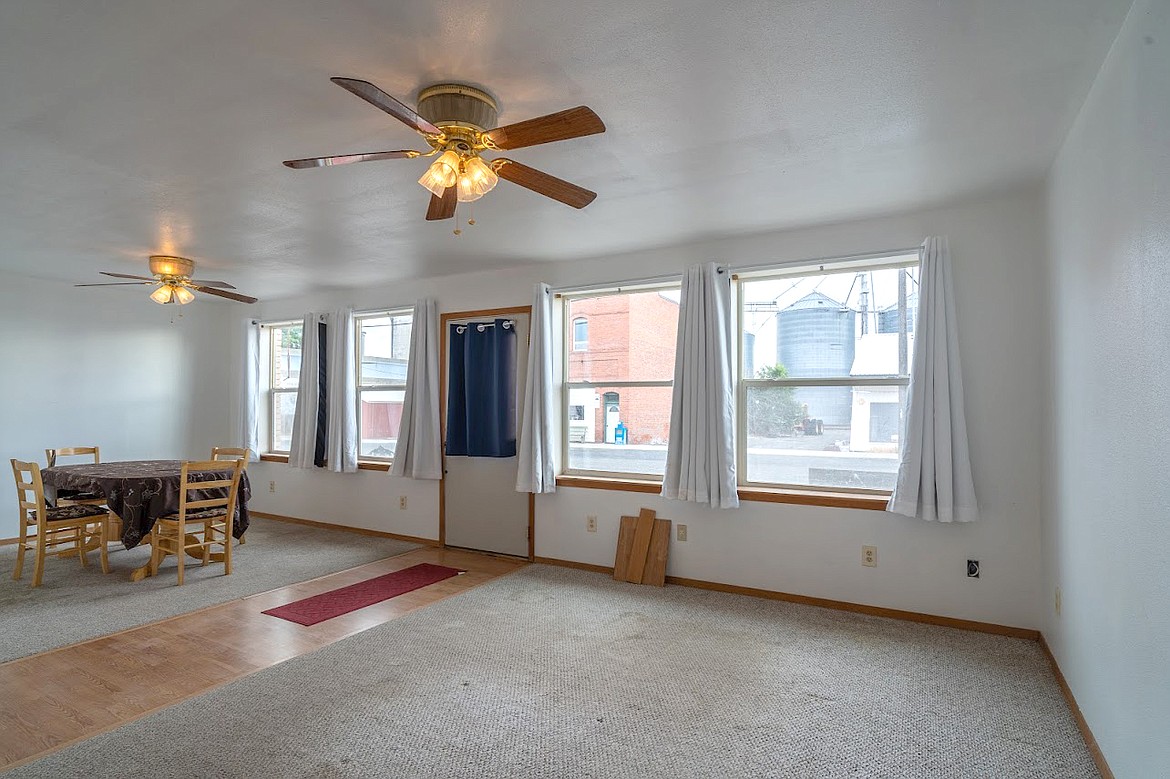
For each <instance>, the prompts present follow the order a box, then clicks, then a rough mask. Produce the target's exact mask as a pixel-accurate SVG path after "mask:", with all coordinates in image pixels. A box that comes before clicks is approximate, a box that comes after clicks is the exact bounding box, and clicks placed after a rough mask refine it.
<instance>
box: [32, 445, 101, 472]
mask: <svg viewBox="0 0 1170 779" xmlns="http://www.w3.org/2000/svg"><path fill="white" fill-rule="evenodd" d="M83 456H91V457H93V461H94V463H95V464H96V463H100V462H101V461H102V454H101V451H100V450H99V448H98V447H96V446H62V447H60V448H58V449H46V450H45V461H46V462H48V463H49V467H50V468H52V467H53V466H54V465H56V464H57V458H58V457H83Z"/></svg>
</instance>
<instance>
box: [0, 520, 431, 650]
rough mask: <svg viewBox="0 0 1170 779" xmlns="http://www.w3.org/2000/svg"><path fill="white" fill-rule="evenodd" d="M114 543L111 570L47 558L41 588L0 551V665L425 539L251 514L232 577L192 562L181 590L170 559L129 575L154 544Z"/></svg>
mask: <svg viewBox="0 0 1170 779" xmlns="http://www.w3.org/2000/svg"><path fill="white" fill-rule="evenodd" d="M116 546H117V549H118V551H116V552H115V551H111V552H110V568H111V571H110V573H109V574H103V573H102V571H101V567H100V566H99V565H98V555H97V553H96V552H91V553H90V555H89V559H90V567H89V568H88V569H83V568H82V567H81V563H80V562H79V561H78V560H77V558H50V559H48V560H46V561H45V578H44V584H42V585H41V586H40V587H38V588H36V589H33V588H32V586H31V584H32V560H31V558H30V557H29V556H27V555H26V557H25V562H24V577H23V578H22V579H21V580H20V581H14V580H13V579H12V571H13V568H14V567H15V563H16V546H15V545H9V546H4V547H0V662H3V661H7V660H12V659H15V658H17V657H24V656H25V655H31V654H35V653H37V652H43V651H45V650H46V649H54V648H56V647H59V646H65V645H66V644H73V643H76V642H78V641H84V640H86V639H89V638H95V637H97V636H104V635H107V634H109V633H115V632H117V631H119V630H125V629H126V628H131V627H135V626H137V625H143V624H145V623H147V622H154V621H156V620H160V619H165V618H166V617H173V616H174V615H176V614H185V613H187V612H189V611H195V610H196V609H201V608H203V607H205V606H211V605H214V604H216V603H224V602H226V601H229V600H235V599H236V598H243V597H245V596H247V595H255V594H256V593H258V592H264V591H265V590H271V589H275V588H277V587H284V586H286V585H289V584H295V583H296V582H302V581H305V580H306V579H313V578H316V577H318V576H324V575H325V574H328V573H334V572H336V571H343V570H345V569H346V568H353V567H354V566H358V565H363V564H365V563H369V562H373V561H374V560H381V559H382V558H384V557H391V556H393V555H396V554H401V553H402V552H405V551H408V550H410V549H415V548H416V547H417V546H418V545H417V544H410V543H406V542H404V541H395V540H393V539H388V538H376V537H372V536H363V535H358V534H356V533H348V532H345V531H341V530H324V529H320V528H315V527H308V526H305V525H293V524H289V523H286V522H275V521H273V520H269V519H258V518H253V520H252V524H251V526H250V527H249V529H248V543H246V544H244V545H243V546H236V547H234V549H233V551H232V563H233V565H232V575H231V576H224V575H223V566H222V565H215V564H212V565H208V566H207V567H206V568H201V567H200V566H199V564H198V563H196V564H195V565H188V566H187V567H186V584H184V585H183V586H182V587H177V586H175V582H176V581H177V579H176V577H175V570H174V567H175V558H173V557H170V558H167V560H166V561H165V563H164V565H163V567H162V569H161V570H160V571H159V576H158V578H157V579H146V580H144V581H140V582H132V581H130V579H129V576H130V572H131V571H132V570H134V569H135V568H137V567H139V566H140V565H143V564H144V563H146V562H148V561H149V560H150V547H148V546H137V547H135V548H134V549H123V548H122V547H121V544H118V545H116ZM114 548H115V545H111V547H110V549H111V550H113V549H114Z"/></svg>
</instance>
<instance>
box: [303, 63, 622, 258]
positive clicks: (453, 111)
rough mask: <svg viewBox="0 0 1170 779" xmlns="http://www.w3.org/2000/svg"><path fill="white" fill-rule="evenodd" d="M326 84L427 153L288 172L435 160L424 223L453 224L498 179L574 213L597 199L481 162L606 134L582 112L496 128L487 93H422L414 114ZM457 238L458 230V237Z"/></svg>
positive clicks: (541, 176)
mask: <svg viewBox="0 0 1170 779" xmlns="http://www.w3.org/2000/svg"><path fill="white" fill-rule="evenodd" d="M331 80H332V81H333V83H335V84H337V85H338V86H340V87H342V88H343V89H345V90H347V91H349V92H351V93H353V94H354V95H357V96H358V97H360V98H361V99H363V100H365V101H366V102H368V103H370V104H371V105H373V106H374V107H376V108H379V109H381V110H382V111H385V112H386V113H388V114H390V115H391V116H393V117H394V118H395V119H397V120H399V121H400V122H402V123H403V124H406V125H408V126H410V127H411V128H412V129H414V130H415V131H416V132H417V133H419V135H421V136H422V137H423V139H424V140H425V141H426V142H427V145H428V146H430V147H431V149H430V151H427V152H421V151H415V150H412V149H403V150H399V151H386V152H371V153H366V154H346V155H335V156H331V157H310V158H307V159H299V160H286V161H285V162H284V164H285V165H286V166H287V167H290V168H294V169H305V168H322V167H330V166H333V165H347V164H350V163H354V162H372V161H375V160H385V159H413V158H414V157H432V156H434V155H439V156H438V158H437V159H436V160H435V161H434V162H432V163H431V165H430V167H428V168H427V170H426V171H425V172H424V173H423V175H422V177H421V178H419V180H418V183H419V184H420V185H421V186H422V187H423V188H424V189H426V190H427V191H428V192H430V193H431V201H430V203H429V204H428V206H427V216H426V218H427V220H428V221H434V220H440V219H450V218H451V217H453V216H454V215H455V207H456V205H457V204H458V203H470V202H473V201H475V200H479V199H480V198H481V197H483V196H484V195H486V194H487V193H488V192H490V191H491V190H492V189H493V188H494V187H495V186H496V184H497V183H499V180H500V179H501V178H503V179H507V180H508V181H511V182H512V183H513V184H518V185H520V186H522V187H524V188H526V189H530V190H532V191H533V192H536V193H537V194H541V195H544V196H546V197H550V198H553V199H554V200H558V201H560V202H561V203H564V204H565V205H568V206H572V207H573V208H584V207H585V206H587V205H589V204H590V203H592V202H593V200H594V198H596V197H597V194H596V193H595V192H590V191H589V190H587V189H584V188H582V187H578V186H577V185H575V184H570V183H569V182H567V181H563V180H562V179H559V178H556V177H555V176H550V175H548V174H547V173H543V172H541V171H539V170H536V169H535V168H530V167H528V166H526V165H522V164H520V163H518V162H514V161H513V160H509V159H506V158H503V157H500V158H497V159H494V160H491V161H490V162H488V161H486V160H484V159H483V157H482V156H481V155H482V154H483V153H484V152H496V151H507V150H510V149H520V148H524V147H527V146H537V145H539V144H543V143H553V142H554V141H565V140H569V139H571V138H580V137H583V136H586V135H593V134H595V133H603V132H605V124H604V123H602V121H601V119H600V118H599V117H598V116H597V114H595V113H594V112H593V111H592V109H590V108H588V107H586V106H578V107H577V108H570V109H568V110H565V111H558V112H557V113H555V114H548V115H546V116H540V117H537V118H535V119H528V120H526V121H523V122H517V123H516V124H511V125H505V126H503V127H496V126H495V124H496V118H497V116H498V112H499V107H498V106H497V104H496V101H495V99H494V98H493V97H492V96H491V95H489V94H488V93H487V92H485V91H484V90H482V89H479V88H477V87H473V86H469V85H467V84H453V83H443V84H435V85H433V86H430V87H427V88H426V89H424V90H422V91H421V92H420V93H419V95H418V110H417V111H416V110H413V109H411V108H410V107H409V106H407V105H406V104H404V103H402V102H401V101H399V100H397V99H395V98H393V97H391V96H390V95H388V94H386V93H385V92H383V91H382V90H381V89H379V88H378V87H376V86H374V85H373V84H371V83H370V82H368V81H362V80H360V79H353V78H344V77H341V76H335V77H334V78H332V79H331ZM487 128H493V129H487ZM470 223H471V222H470V221H469V224H470ZM459 232H460V231H459V230H456V231H455V233H456V235H458V234H459Z"/></svg>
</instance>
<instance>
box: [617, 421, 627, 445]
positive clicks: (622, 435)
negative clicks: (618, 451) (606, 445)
mask: <svg viewBox="0 0 1170 779" xmlns="http://www.w3.org/2000/svg"><path fill="white" fill-rule="evenodd" d="M628 432H629V428H627V427H626V423H625V422H618V423H617V427H615V428H614V429H613V442H614V443H615V444H624V443H625V442H626V434H627V433H628Z"/></svg>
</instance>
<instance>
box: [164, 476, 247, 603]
mask: <svg viewBox="0 0 1170 779" xmlns="http://www.w3.org/2000/svg"><path fill="white" fill-rule="evenodd" d="M244 462H245V461H244V460H235V461H233V462H232V463H231V464H228V463H226V462H222V461H217V460H208V461H205V462H187V463H183V470H182V474H181V476H180V481H179V511H178V513H175V514H171V515H169V516H166V517H160V518H159V519H158V521H157V522H155V524H154V530H153V531H152V532H151V544H152V549H151V553H150V574H151V576H154V575H156V574H157V573H158V566H159V564H160V563H161V562H162V560H163V558H164V557H166V556H167V555H168V554H173V555H174V556H175V558H176V559H177V560H178V563H179V584H182V583H183V567H184V564H185V562H186V560H185V558H186V556H187V554H188V553H189V552H192V551H194V550H198V551H199V552H200V555H201V556H202V558H203V565H207V563H208V562H210V561H211V548H212V547H213V546H222V547H223V567H224V576H230V575H231V572H232V526H233V524H234V522H235V515H236V493H237V492H238V491H239V487H240V474H241V473H242V472H243V470H244ZM229 473H230V474H231V475H230V476H228V474H229ZM204 474H206V476H205V477H204V478H203V479H202V480H201V479H197V478H192V477H195V476H202V475H204ZM204 490H214V491H215V492H216V493H217V494H218V493H221V492H223V493H226V494H223V495H220V496H218V497H213V498H199V497H198V495H196V496H195V497H192V493H200V492H202V491H204Z"/></svg>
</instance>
